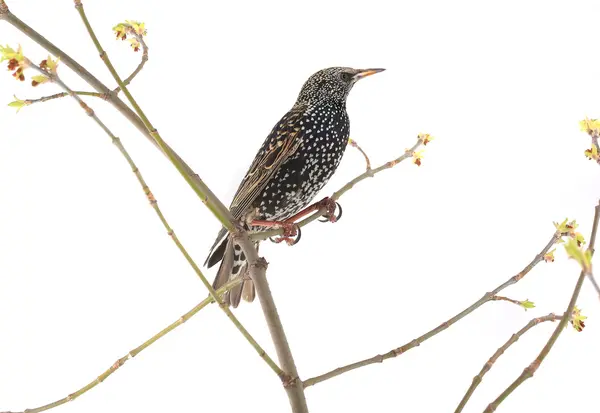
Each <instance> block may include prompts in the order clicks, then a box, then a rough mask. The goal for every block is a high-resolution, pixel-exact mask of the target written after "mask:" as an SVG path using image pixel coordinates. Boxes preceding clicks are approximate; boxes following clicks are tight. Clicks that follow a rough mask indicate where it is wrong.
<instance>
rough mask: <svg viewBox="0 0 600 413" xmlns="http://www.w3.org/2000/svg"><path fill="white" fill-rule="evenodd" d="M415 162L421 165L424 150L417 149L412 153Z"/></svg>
mask: <svg viewBox="0 0 600 413" xmlns="http://www.w3.org/2000/svg"><path fill="white" fill-rule="evenodd" d="M412 157H413V163H414V164H415V165H417V166H421V159H423V151H415V152H413V154H412Z"/></svg>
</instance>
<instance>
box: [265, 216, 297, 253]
mask: <svg viewBox="0 0 600 413" xmlns="http://www.w3.org/2000/svg"><path fill="white" fill-rule="evenodd" d="M281 228H282V229H283V234H282V235H281V236H280V237H277V238H273V237H269V241H271V242H274V243H275V244H279V243H280V242H283V241H285V242H286V244H287V245H289V246H290V247H291V246H292V245H296V244H297V243H298V242H299V241H300V238H301V237H302V231H301V230H300V227H299V226H298V224H295V223H293V222H292V223H283V224H282V225H281Z"/></svg>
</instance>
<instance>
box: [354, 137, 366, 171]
mask: <svg viewBox="0 0 600 413" xmlns="http://www.w3.org/2000/svg"><path fill="white" fill-rule="evenodd" d="M348 143H349V144H350V146H352V147H353V148H356V149H358V150H359V151H360V153H362V155H363V156H364V157H365V162H366V163H367V171H369V170H371V161H370V160H369V157H368V156H367V154H366V153H365V151H363V150H362V148H361V147H360V146H358V143H356V141H355V140H354V139H348Z"/></svg>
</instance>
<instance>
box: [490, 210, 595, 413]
mask: <svg viewBox="0 0 600 413" xmlns="http://www.w3.org/2000/svg"><path fill="white" fill-rule="evenodd" d="M599 220H600V202H599V203H598V206H596V208H595V211H594V221H593V224H592V225H593V226H592V235H591V237H590V244H589V246H588V251H593V250H594V244H595V242H596V233H597V231H598V221H599ZM588 274H589V273H588V272H587V271H581V273H580V274H579V278H578V279H577V283H576V284H575V288H574V289H573V294H571V299H570V301H569V305H568V306H567V309H566V310H565V312H564V314H563V316H562V319H561V320H560V322H559V323H558V325H557V326H556V329H555V330H554V332H553V333H552V335H551V336H550V338H549V339H548V342H547V343H546V345H545V346H544V348H542V351H540V354H538V356H537V357H536V358H535V360H533V362H532V363H531V364H530V365H529V366H527V367H525V369H524V370H523V372H522V373H521V375H520V376H519V377H517V379H516V380H515V381H513V382H512V383H511V384H510V386H508V387H507V388H506V390H504V391H503V392H502V394H500V396H498V397H497V398H496V400H494V401H493V402H492V403H490V404H489V405H488V406H487V408H486V409H485V410H484V413H492V412H494V411H496V409H497V408H498V406H499V405H500V403H502V402H503V401H504V400H505V399H506V398H507V397H508V396H509V395H510V394H511V393H512V392H513V391H515V390H516V388H517V387H519V386H520V385H521V384H523V383H524V382H525V381H526V380H527V379H530V378H532V377H533V375H534V374H535V372H536V371H537V369H538V368H539V367H540V365H541V364H542V362H543V361H544V359H545V358H546V356H547V355H548V354H549V353H550V350H552V347H554V344H555V343H556V340H558V337H559V336H560V335H561V333H562V332H563V330H564V329H565V326H566V325H567V323H568V322H569V320H570V319H571V317H572V314H573V308H575V304H576V303H577V298H578V297H579V292H580V291H581V286H582V285H583V281H584V280H585V277H586V276H587V275H588Z"/></svg>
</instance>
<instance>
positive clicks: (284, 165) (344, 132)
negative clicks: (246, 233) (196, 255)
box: [204, 67, 384, 307]
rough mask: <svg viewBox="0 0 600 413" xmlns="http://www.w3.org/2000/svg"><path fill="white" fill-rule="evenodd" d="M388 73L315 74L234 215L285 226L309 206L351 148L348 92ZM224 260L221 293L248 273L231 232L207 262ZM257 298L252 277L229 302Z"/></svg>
mask: <svg viewBox="0 0 600 413" xmlns="http://www.w3.org/2000/svg"><path fill="white" fill-rule="evenodd" d="M383 70H384V69H364V70H359V69H351V68H347V67H331V68H328V69H323V70H321V71H319V72H317V73H315V74H314V75H312V76H311V77H310V78H309V79H308V80H307V81H306V83H305V84H304V86H303V87H302V90H301V91H300V94H299V95H298V99H297V100H296V103H295V104H294V106H293V107H292V109H291V110H290V111H289V112H288V113H286V114H285V115H284V116H283V118H281V120H280V121H279V122H277V124H276V125H275V127H273V130H271V133H269V136H267V139H266V140H265V141H264V143H263V145H262V147H261V148H260V149H259V151H258V153H257V154H256V156H255V158H254V161H253V162H252V165H251V166H250V169H249V170H248V172H247V173H246V175H245V177H244V179H243V180H242V182H241V184H240V186H239V188H238V190H237V192H236V194H235V196H234V198H233V201H232V203H231V206H230V210H231V213H232V215H233V217H234V218H235V219H242V220H244V221H245V222H251V221H252V220H261V221H279V222H281V221H285V220H287V219H289V218H290V217H292V216H294V215H295V214H296V213H298V212H299V211H302V210H303V209H304V208H305V207H306V206H308V205H309V204H310V202H311V201H312V199H313V198H314V197H315V196H316V195H317V193H318V192H319V191H320V190H321V188H323V186H324V185H325V184H326V183H327V181H328V180H329V178H331V176H332V175H333V173H334V172H335V170H336V168H337V166H338V164H339V163H340V161H341V159H342V155H343V154H344V150H345V149H346V144H347V143H348V137H349V134H350V122H349V119H348V114H347V113H346V98H347V97H348V93H349V92H350V90H351V89H352V86H354V84H355V83H356V82H357V81H358V80H359V79H362V78H363V77H366V76H370V75H372V74H375V73H378V72H381V71H383ZM251 229H252V230H260V227H259V228H256V227H252V228H251ZM262 229H264V228H262ZM256 247H257V248H258V242H257V243H256ZM219 261H221V265H220V267H219V271H218V272H217V276H216V277H215V280H214V282H213V288H215V289H217V288H220V287H221V286H222V285H224V284H225V283H227V282H228V281H229V280H231V279H234V278H236V277H240V276H245V275H246V273H247V271H248V265H247V261H246V257H245V256H244V253H243V251H242V248H241V247H240V245H238V244H236V243H235V242H234V240H233V239H232V237H231V236H230V235H229V234H228V232H227V230H226V229H225V228H222V229H221V231H220V232H219V235H218V237H217V240H216V241H215V243H214V244H213V246H212V248H211V251H210V253H209V256H208V258H207V259H206V262H205V263H204V264H205V265H208V267H209V268H210V267H212V266H213V265H215V264H216V263H218V262H219ZM246 278H247V277H246ZM254 296H255V291H254V285H253V283H252V281H251V280H249V279H248V280H246V281H244V282H243V283H242V284H239V285H238V286H236V287H234V288H233V289H232V290H230V291H229V292H228V293H226V294H225V296H224V297H223V298H224V301H225V302H226V303H228V304H230V305H232V306H233V307H237V306H238V304H239V303H240V299H241V298H243V299H244V300H246V301H250V302H251V301H253V300H254Z"/></svg>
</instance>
